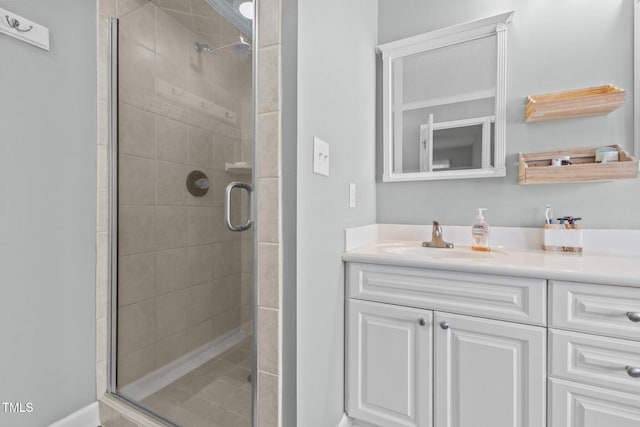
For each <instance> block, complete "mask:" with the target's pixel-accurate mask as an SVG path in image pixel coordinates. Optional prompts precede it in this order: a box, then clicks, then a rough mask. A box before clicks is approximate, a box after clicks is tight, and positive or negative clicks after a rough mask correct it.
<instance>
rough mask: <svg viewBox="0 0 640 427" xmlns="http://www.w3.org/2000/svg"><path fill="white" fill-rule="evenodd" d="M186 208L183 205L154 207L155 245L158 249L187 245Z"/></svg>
mask: <svg viewBox="0 0 640 427" xmlns="http://www.w3.org/2000/svg"><path fill="white" fill-rule="evenodd" d="M187 224H188V215H187V208H186V207H183V206H157V207H156V247H157V248H158V250H163V249H173V248H183V247H185V246H187V228H188V226H187Z"/></svg>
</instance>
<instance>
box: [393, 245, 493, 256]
mask: <svg viewBox="0 0 640 427" xmlns="http://www.w3.org/2000/svg"><path fill="white" fill-rule="evenodd" d="M383 250H384V251H385V252H388V253H391V254H398V255H410V256H424V257H429V258H434V259H444V258H448V259H488V258H493V257H495V256H504V255H506V254H505V253H504V252H497V251H491V252H476V251H472V250H471V248H469V247H468V246H467V247H459V248H453V249H438V248H423V247H421V246H389V247H385V248H383Z"/></svg>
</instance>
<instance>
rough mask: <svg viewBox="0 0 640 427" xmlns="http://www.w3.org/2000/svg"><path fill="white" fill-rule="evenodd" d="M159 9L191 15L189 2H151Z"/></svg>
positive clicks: (164, 0)
mask: <svg viewBox="0 0 640 427" xmlns="http://www.w3.org/2000/svg"><path fill="white" fill-rule="evenodd" d="M153 2H154V3H155V4H157V5H158V6H159V7H162V8H165V9H171V10H177V11H179V12H186V13H191V10H192V9H191V2H190V1H189V0H153Z"/></svg>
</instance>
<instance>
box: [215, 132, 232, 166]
mask: <svg viewBox="0 0 640 427" xmlns="http://www.w3.org/2000/svg"><path fill="white" fill-rule="evenodd" d="M237 144H238V142H237V141H235V140H233V139H232V138H229V137H227V136H224V135H220V134H215V133H214V134H213V168H214V169H218V170H224V168H225V164H226V163H234V162H235V159H236V146H237Z"/></svg>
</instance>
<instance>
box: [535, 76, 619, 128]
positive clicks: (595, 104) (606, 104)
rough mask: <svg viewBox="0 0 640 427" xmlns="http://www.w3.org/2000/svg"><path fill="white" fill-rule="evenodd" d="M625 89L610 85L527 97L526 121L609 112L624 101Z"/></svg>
mask: <svg viewBox="0 0 640 427" xmlns="http://www.w3.org/2000/svg"><path fill="white" fill-rule="evenodd" d="M624 98H625V91H624V90H622V89H619V88H617V87H615V86H612V85H605V86H598V87H591V88H586V89H578V90H570V91H566V92H556V93H549V94H546V95H536V96H528V97H527V107H526V110H525V116H526V121H527V123H531V122H542V121H545V120H556V119H567V118H570V117H584V116H596V115H601V114H608V113H610V112H611V111H613V110H615V109H616V108H618V107H620V106H621V105H622V104H624Z"/></svg>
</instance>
